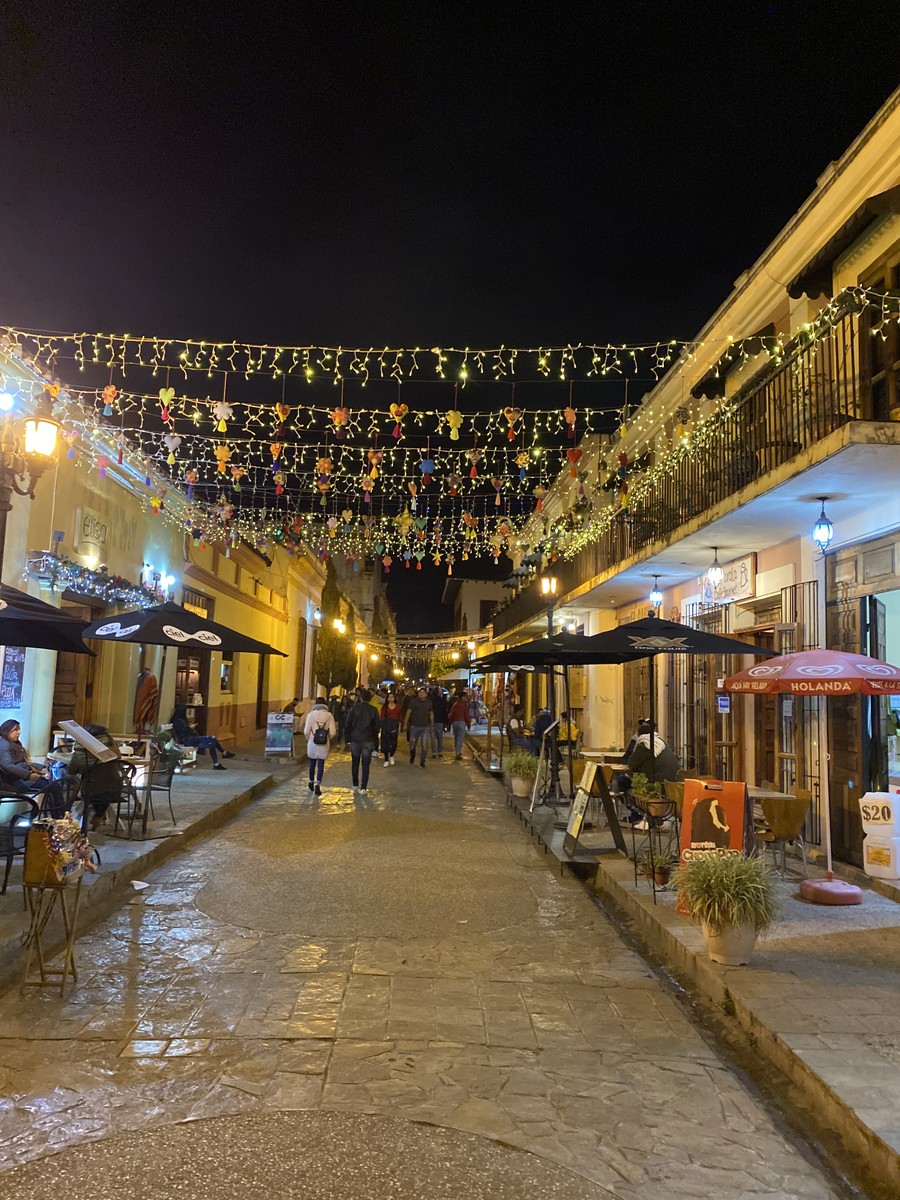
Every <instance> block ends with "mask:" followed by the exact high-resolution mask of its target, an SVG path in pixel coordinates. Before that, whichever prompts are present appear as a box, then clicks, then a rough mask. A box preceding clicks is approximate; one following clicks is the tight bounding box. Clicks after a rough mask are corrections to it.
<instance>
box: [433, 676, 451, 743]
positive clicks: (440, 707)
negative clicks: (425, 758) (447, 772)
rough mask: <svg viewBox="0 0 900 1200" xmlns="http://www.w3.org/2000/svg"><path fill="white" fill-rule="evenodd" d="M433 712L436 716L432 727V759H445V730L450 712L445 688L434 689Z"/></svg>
mask: <svg viewBox="0 0 900 1200" xmlns="http://www.w3.org/2000/svg"><path fill="white" fill-rule="evenodd" d="M431 710H432V713H433V715H434V723H433V724H432V726H431V757H432V758H443V757H444V730H445V729H446V728H447V713H448V712H449V711H450V706H449V704H448V703H447V698H446V696H445V695H444V690H443V688H439V687H436V688H433V689H432V692H431Z"/></svg>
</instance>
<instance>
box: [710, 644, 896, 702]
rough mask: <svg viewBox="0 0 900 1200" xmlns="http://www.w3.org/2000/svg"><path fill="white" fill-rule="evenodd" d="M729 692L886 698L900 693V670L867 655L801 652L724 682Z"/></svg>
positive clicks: (829, 651) (752, 669)
mask: <svg viewBox="0 0 900 1200" xmlns="http://www.w3.org/2000/svg"><path fill="white" fill-rule="evenodd" d="M725 690H726V691H728V692H750V693H752V694H755V695H758V696H759V695H772V694H773V693H775V692H787V693H789V694H790V695H793V696H851V695H854V694H857V695H865V696H887V695H891V694H897V693H900V668H898V667H892V666H891V664H890V663H886V662H882V661H881V660H880V659H878V658H869V656H868V655H866V654H847V653H845V652H843V651H840V650H801V651H800V652H799V653H798V654H782V655H781V656H780V657H779V658H769V659H766V661H765V662H761V663H756V664H755V665H754V666H752V667H747V669H746V670H744V671H738V673H737V674H736V675H730V676H729V677H728V679H726V680H725Z"/></svg>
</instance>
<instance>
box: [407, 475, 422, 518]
mask: <svg viewBox="0 0 900 1200" xmlns="http://www.w3.org/2000/svg"><path fill="white" fill-rule="evenodd" d="M406 486H407V487H408V488H409V494H410V495H411V496H412V503H411V504H410V508H411V509H412V510H413V512H415V511H416V495H417V493H418V491H419V485H418V484H417V483H416V482H415V481H414V480H412V479H411V480H410V481H409V483H408V484H407V485H406Z"/></svg>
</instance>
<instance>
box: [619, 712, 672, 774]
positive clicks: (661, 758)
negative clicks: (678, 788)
mask: <svg viewBox="0 0 900 1200" xmlns="http://www.w3.org/2000/svg"><path fill="white" fill-rule="evenodd" d="M651 737H652V738H653V745H652V748H651V745H650V739H651ZM628 769H629V771H631V773H632V774H637V773H638V772H639V771H640V772H642V773H643V774H644V775H646V776H647V778H648V779H649V780H650V782H651V783H662V782H663V781H664V780H666V779H670V780H675V779H677V778H678V771H679V769H680V768H679V766H678V759H677V758H676V757H675V755H674V753H673V752H672V749H671V747H669V746H667V745H666V743H665V742H664V741H663V739H662V738H661V737H660V736H659V734H658V733H657V732H656V731H655V729H654V728H653V726H652V725H651V724H650V722H649V721H641V723H640V725H639V726H638V732H637V737H636V738H635V739H634V746H633V747H632V749H631V753H630V754H629V756H628Z"/></svg>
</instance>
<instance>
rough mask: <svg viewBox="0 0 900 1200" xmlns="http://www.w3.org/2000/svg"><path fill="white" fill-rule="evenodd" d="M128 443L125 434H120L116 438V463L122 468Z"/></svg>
mask: <svg viewBox="0 0 900 1200" xmlns="http://www.w3.org/2000/svg"><path fill="white" fill-rule="evenodd" d="M127 444H128V443H127V442H126V441H125V434H124V433H120V434H119V436H118V437H117V438H116V462H117V463H118V464H119V466H120V467H121V465H122V463H123V462H124V461H125V447H126V445H127Z"/></svg>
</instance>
